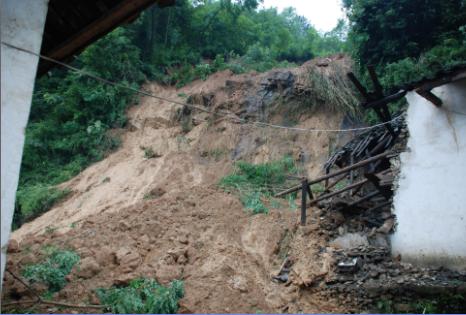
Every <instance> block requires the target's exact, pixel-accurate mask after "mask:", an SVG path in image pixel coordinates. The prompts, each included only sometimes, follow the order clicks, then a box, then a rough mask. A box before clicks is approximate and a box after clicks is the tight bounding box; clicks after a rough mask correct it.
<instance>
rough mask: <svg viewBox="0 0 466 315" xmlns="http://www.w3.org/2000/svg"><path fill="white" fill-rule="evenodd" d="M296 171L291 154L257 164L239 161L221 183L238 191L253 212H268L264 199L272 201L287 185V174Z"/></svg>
mask: <svg viewBox="0 0 466 315" xmlns="http://www.w3.org/2000/svg"><path fill="white" fill-rule="evenodd" d="M296 172H297V168H296V166H295V164H294V161H293V159H292V158H291V157H289V156H286V157H284V158H283V159H281V160H279V161H274V162H269V163H263V164H256V165H254V164H250V163H247V162H244V161H239V162H238V163H236V165H235V170H234V172H233V173H232V174H230V175H228V176H225V177H224V178H222V179H221V180H220V183H219V185H220V187H221V188H223V189H224V190H225V191H229V192H234V193H238V194H239V196H240V199H241V202H242V203H243V205H244V206H245V208H246V209H248V210H249V211H250V212H251V213H252V214H258V213H268V212H269V209H268V208H267V206H266V205H265V204H264V201H270V200H271V199H272V197H273V195H274V194H275V193H277V192H278V191H280V190H281V189H283V186H285V185H286V182H287V175H289V174H295V173H296Z"/></svg>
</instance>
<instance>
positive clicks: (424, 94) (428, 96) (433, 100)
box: [416, 89, 443, 107]
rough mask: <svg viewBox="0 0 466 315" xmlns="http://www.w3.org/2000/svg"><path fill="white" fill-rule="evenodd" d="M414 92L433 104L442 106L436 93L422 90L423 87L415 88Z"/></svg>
mask: <svg viewBox="0 0 466 315" xmlns="http://www.w3.org/2000/svg"><path fill="white" fill-rule="evenodd" d="M416 93H417V94H419V95H420V96H422V97H423V98H425V99H426V100H428V101H429V102H431V103H432V104H434V105H435V106H437V107H440V106H442V104H443V102H442V100H441V99H440V98H438V96H437V95H435V94H434V93H432V92H431V91H427V90H423V89H416Z"/></svg>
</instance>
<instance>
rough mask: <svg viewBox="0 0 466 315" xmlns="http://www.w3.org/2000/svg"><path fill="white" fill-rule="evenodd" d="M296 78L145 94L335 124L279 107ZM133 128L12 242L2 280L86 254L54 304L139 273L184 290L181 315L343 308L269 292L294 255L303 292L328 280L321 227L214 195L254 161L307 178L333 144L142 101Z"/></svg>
mask: <svg viewBox="0 0 466 315" xmlns="http://www.w3.org/2000/svg"><path fill="white" fill-rule="evenodd" d="M329 62H342V64H344V60H343V61H341V60H340V61H338V60H330V61H329ZM303 67H309V65H304V66H303ZM304 71H305V70H304V68H292V69H281V70H274V71H271V72H268V73H263V74H257V73H250V74H243V75H233V74H232V73H231V72H229V71H224V72H220V73H216V74H214V75H212V76H211V77H209V79H208V80H206V81H196V82H193V83H192V84H190V85H188V86H186V87H184V88H181V89H174V88H167V87H161V86H159V85H157V84H148V85H146V86H145V87H144V89H145V90H148V91H150V92H151V93H153V94H156V95H158V96H161V97H166V98H170V99H175V100H177V101H180V102H188V103H189V102H191V103H193V104H200V105H201V106H204V107H205V108H206V109H209V110H213V111H228V112H229V113H231V115H235V116H236V117H239V118H241V119H248V120H262V121H271V122H275V123H280V124H293V125H296V126H298V127H302V128H318V129H338V127H339V125H340V123H341V121H342V115H341V114H337V113H332V112H329V111H327V110H326V109H325V108H322V109H318V110H313V111H312V112H310V111H309V110H308V111H306V109H305V108H304V109H303V108H297V107H290V106H288V105H289V104H291V103H293V104H296V100H294V101H293V99H294V96H295V94H294V93H295V89H294V87H295V83H296V81H297V80H298V77H299V75H302V73H303V72H304ZM288 100H290V102H288ZM128 117H129V123H128V128H127V129H126V130H125V131H124V132H123V134H122V145H121V147H120V148H119V149H118V150H117V151H116V152H114V153H112V154H110V155H109V156H108V157H107V158H106V159H104V160H102V161H100V162H98V163H95V164H94V165H92V166H90V167H89V168H87V169H86V170H84V171H83V172H82V173H81V174H79V175H78V176H76V177H75V178H73V179H72V180H70V181H68V182H66V183H64V184H63V186H64V187H67V188H69V189H70V190H71V191H72V195H71V197H69V198H68V199H67V200H65V201H63V202H62V203H61V204H59V205H57V206H55V207H54V208H53V209H52V210H50V211H49V212H47V213H45V214H44V215H42V216H41V217H39V218H37V219H36V220H34V221H32V222H30V223H27V224H25V225H23V226H22V227H21V228H20V229H19V230H17V231H15V232H14V233H13V235H12V237H13V239H15V240H16V241H18V242H19V244H20V246H19V248H20V249H19V252H18V253H12V254H10V255H9V257H8V259H9V260H8V262H7V266H8V268H9V270H12V271H14V272H16V273H17V274H19V273H20V270H21V268H22V267H23V266H24V265H25V264H26V263H31V262H35V261H37V260H38V259H39V258H40V257H41V255H42V254H41V252H42V250H43V248H44V246H48V245H53V246H56V247H59V248H71V249H73V250H75V251H76V252H78V253H79V255H80V256H81V268H76V270H74V271H73V272H72V273H71V275H70V276H69V277H68V278H69V279H68V280H69V283H68V284H67V285H66V287H65V288H64V289H62V290H61V291H60V292H58V293H56V294H55V296H54V299H55V300H61V301H67V302H75V303H78V302H79V303H88V302H93V301H95V300H96V297H95V295H94V293H93V289H96V288H101V287H109V286H111V285H114V284H122V283H127V282H128V281H129V280H130V279H133V278H137V277H140V276H142V277H153V278H155V279H157V280H158V281H159V282H161V283H168V282H169V281H171V280H173V279H183V280H184V283H185V289H186V294H185V297H184V298H183V299H182V300H181V310H180V311H183V312H217V313H218V312H301V311H302V312H345V311H348V309H347V308H345V307H344V306H340V304H338V303H336V302H335V301H333V300H331V299H328V298H327V297H325V296H324V295H322V296H321V295H320V293H319V292H318V291H313V290H310V291H309V290H307V291H305V292H301V290H300V289H299V286H294V285H292V286H284V285H283V284H279V283H275V282H272V281H271V275H272V274H274V273H276V272H277V271H278V269H279V268H280V265H281V264H282V262H283V259H284V258H285V257H286V256H287V255H288V254H290V253H291V254H292V255H293V256H294V257H299V259H296V268H294V270H297V271H296V272H295V274H293V275H291V277H294V278H293V281H294V282H296V281H302V282H303V283H306V285H307V286H309V285H310V284H311V283H312V282H313V279H317V278H319V277H321V275H322V274H324V273H325V272H326V270H327V269H328V268H327V267H326V262H325V261H326V260H325V257H324V256H325V255H324V256H322V253H321V250H320V246H321V244H322V243H324V242H325V239H323V238H322V237H323V236H322V235H320V234H319V232H318V228H317V227H316V224H317V221H315V222H314V223H312V224H311V226H310V227H307V230H301V229H298V228H297V225H296V222H297V217H298V213H297V212H296V211H292V210H289V209H271V213H270V214H268V215H263V214H262V215H255V216H251V215H250V214H247V213H246V212H245V211H244V209H243V206H242V205H241V203H240V201H239V200H238V198H237V197H236V196H234V195H230V194H227V193H225V192H223V191H221V190H219V189H218V188H217V183H218V181H219V179H220V178H221V177H223V176H225V175H226V174H228V173H229V172H230V171H231V170H232V168H233V165H234V162H235V161H237V160H240V159H242V160H247V161H249V162H254V163H259V162H266V161H272V160H277V159H280V158H281V157H283V156H284V155H285V154H289V155H292V156H293V157H294V158H295V160H296V162H297V163H299V165H300V167H301V170H302V172H303V173H306V175H309V176H314V175H316V174H317V173H319V172H321V165H322V163H323V162H324V161H325V159H326V157H327V156H328V153H329V151H330V150H331V148H330V147H329V146H330V145H331V144H332V143H334V142H335V141H336V136H335V134H331V133H322V132H313V133H304V132H293V131H287V130H277V129H271V128H258V127H257V126H253V125H250V124H238V123H233V122H232V121H230V120H229V119H225V117H222V116H218V115H213V114H210V113H199V112H196V111H194V112H193V111H192V110H186V109H185V108H182V107H181V106H178V105H176V106H174V105H173V104H170V103H168V102H167V101H162V100H159V99H154V98H151V97H142V98H141V100H140V102H139V104H138V105H135V106H133V107H131V108H130V109H129V111H128ZM299 279H301V280H299ZM27 296H28V293H27V292H26V291H25V289H24V288H22V287H21V284H19V283H17V282H15V281H14V279H13V278H11V277H9V276H8V277H7V278H6V282H5V286H4V298H5V299H6V300H12V299H13V300H14V299H23V298H27ZM41 310H42V311H55V312H56V311H59V310H58V309H56V308H44V309H41Z"/></svg>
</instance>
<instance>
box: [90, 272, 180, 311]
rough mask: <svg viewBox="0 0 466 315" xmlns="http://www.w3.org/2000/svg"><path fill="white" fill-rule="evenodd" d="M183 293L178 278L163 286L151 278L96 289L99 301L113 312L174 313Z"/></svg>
mask: <svg viewBox="0 0 466 315" xmlns="http://www.w3.org/2000/svg"><path fill="white" fill-rule="evenodd" d="M183 295H184V286H183V282H182V281H179V280H175V281H173V282H171V283H170V285H169V286H168V287H164V286H162V285H160V284H158V283H157V282H156V281H155V280H152V279H135V280H133V281H131V282H130V283H129V285H128V286H127V287H123V288H115V287H113V288H110V289H98V290H97V296H98V297H99V299H100V302H101V303H102V304H103V305H106V306H107V307H108V309H109V310H110V311H111V312H112V313H114V314H128V313H130V314H131V313H133V314H175V313H176V312H177V311H178V301H179V300H180V299H181V298H182V297H183Z"/></svg>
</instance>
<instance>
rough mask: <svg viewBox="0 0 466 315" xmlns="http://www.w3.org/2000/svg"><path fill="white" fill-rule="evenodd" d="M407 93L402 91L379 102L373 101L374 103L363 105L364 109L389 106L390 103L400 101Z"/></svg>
mask: <svg viewBox="0 0 466 315" xmlns="http://www.w3.org/2000/svg"><path fill="white" fill-rule="evenodd" d="M406 93H407V91H406V90H400V91H398V92H396V93H394V94H391V95H389V96H386V97H384V98H382V99H380V100H377V101H373V102H367V103H365V104H362V107H364V108H369V107H371V108H375V107H379V106H382V105H387V104H388V103H390V102H394V101H397V100H399V99H400V98H402V97H404V96H405V95H406Z"/></svg>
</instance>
